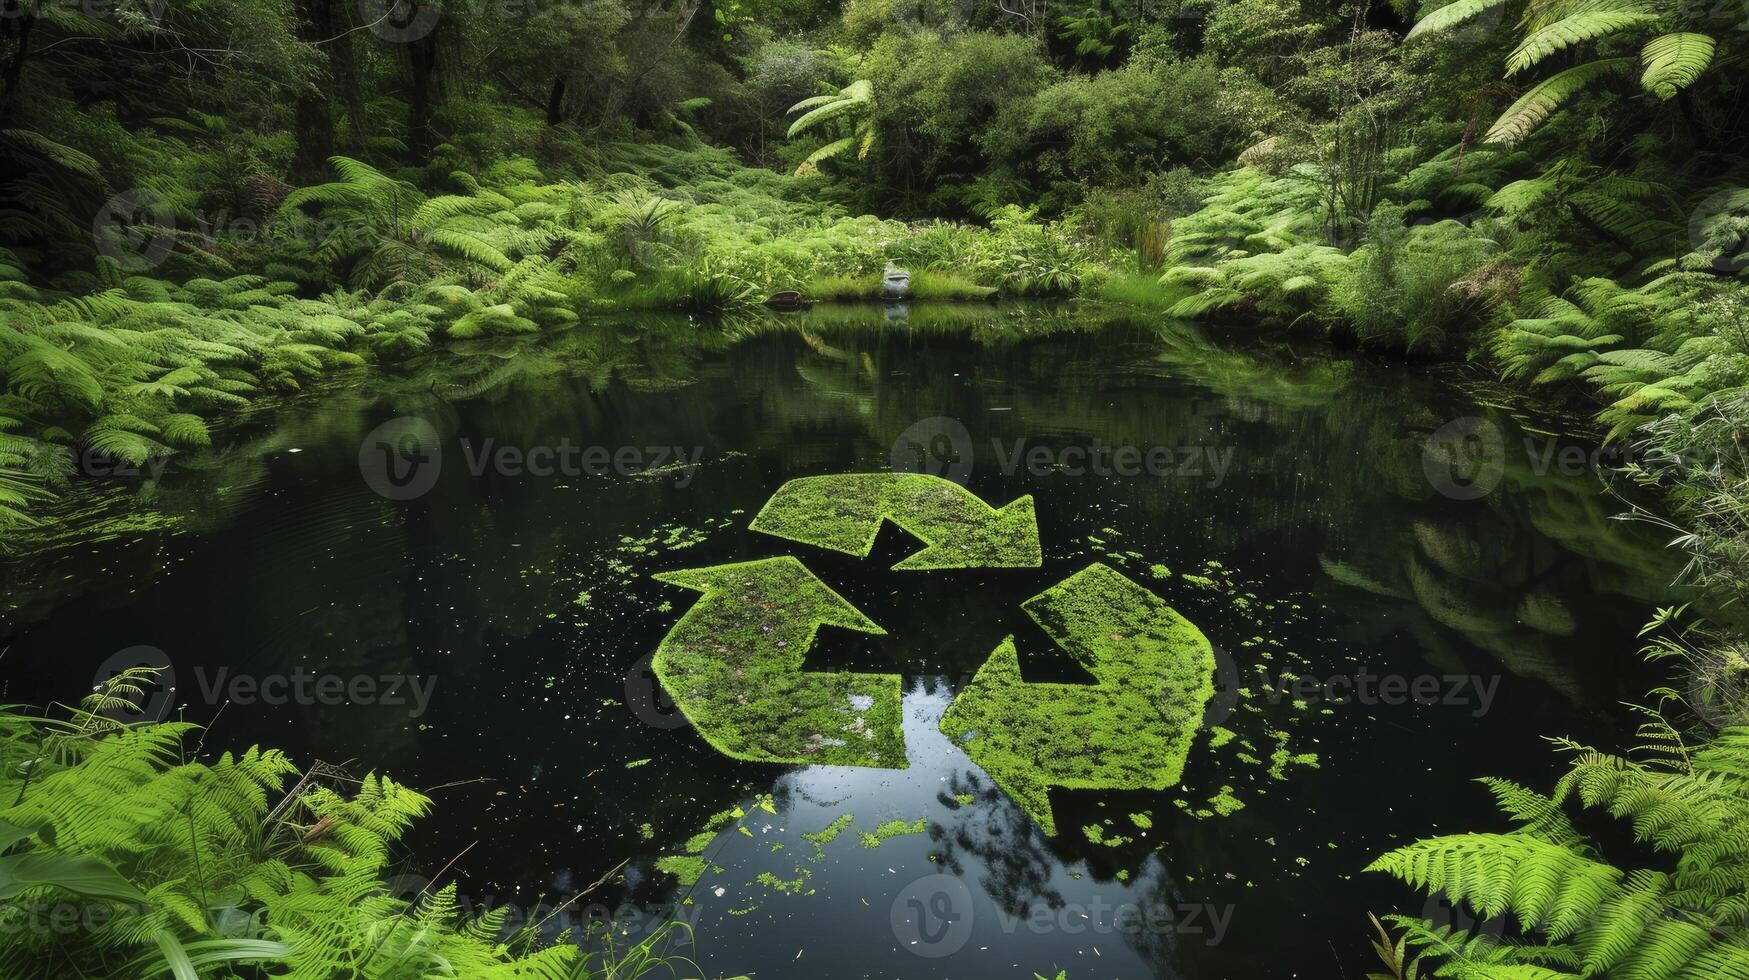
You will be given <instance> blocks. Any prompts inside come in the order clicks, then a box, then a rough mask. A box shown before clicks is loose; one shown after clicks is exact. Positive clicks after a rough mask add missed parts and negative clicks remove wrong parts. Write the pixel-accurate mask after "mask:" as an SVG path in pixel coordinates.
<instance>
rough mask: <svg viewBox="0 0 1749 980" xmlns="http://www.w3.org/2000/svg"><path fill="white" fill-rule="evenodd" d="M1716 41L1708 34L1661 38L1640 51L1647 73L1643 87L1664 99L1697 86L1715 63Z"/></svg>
mask: <svg viewBox="0 0 1749 980" xmlns="http://www.w3.org/2000/svg"><path fill="white" fill-rule="evenodd" d="M1713 48H1714V41H1713V39H1712V37H1711V36H1709V35H1706V34H1694V33H1686V32H1685V33H1677V34H1661V35H1659V36H1657V37H1655V38H1653V39H1651V40H1650V41H1647V42H1646V46H1645V47H1643V48H1641V49H1640V64H1641V65H1643V66H1644V67H1645V72H1644V73H1643V74H1642V75H1641V76H1640V85H1641V87H1643V88H1644V89H1645V90H1646V91H1648V92H1651V93H1652V94H1653V95H1656V96H1657V97H1658V98H1660V99H1673V98H1675V97H1676V93H1677V92H1679V91H1681V90H1682V89H1685V88H1687V87H1688V86H1690V85H1693V84H1694V82H1695V80H1696V79H1698V78H1699V77H1700V76H1701V75H1702V74H1703V73H1704V72H1705V71H1706V70H1707V66H1709V65H1711V64H1712V61H1713Z"/></svg>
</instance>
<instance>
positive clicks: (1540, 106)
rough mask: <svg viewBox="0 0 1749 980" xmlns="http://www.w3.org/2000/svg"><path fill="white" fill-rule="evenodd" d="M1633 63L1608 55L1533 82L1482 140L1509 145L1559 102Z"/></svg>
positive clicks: (1557, 107) (1534, 125)
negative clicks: (1608, 56)
mask: <svg viewBox="0 0 1749 980" xmlns="http://www.w3.org/2000/svg"><path fill="white" fill-rule="evenodd" d="M1632 66H1633V61H1632V60H1631V59H1628V58H1607V59H1604V60H1602V61H1591V62H1586V63H1585V64H1582V65H1576V66H1574V67H1572V68H1568V69H1567V70H1565V71H1562V72H1560V73H1558V74H1555V75H1551V76H1550V77H1548V78H1545V79H1543V80H1542V81H1540V82H1538V83H1536V84H1535V85H1533V86H1531V87H1530V90H1529V91H1527V92H1525V93H1524V94H1523V95H1521V96H1519V98H1518V101H1516V102H1514V103H1512V105H1511V106H1509V107H1507V109H1506V111H1505V112H1503V113H1501V114H1500V118H1499V119H1496V120H1495V121H1494V125H1493V126H1491V127H1489V129H1488V133H1487V135H1486V136H1484V137H1483V139H1484V140H1485V141H1487V142H1489V143H1506V144H1512V143H1516V142H1518V141H1519V140H1521V139H1523V138H1524V137H1525V136H1527V135H1529V134H1530V131H1531V130H1533V129H1535V128H1536V127H1537V126H1539V125H1541V124H1542V122H1543V120H1545V119H1547V118H1548V117H1549V116H1550V115H1551V114H1552V113H1553V112H1554V111H1555V110H1556V109H1559V108H1560V107H1561V104H1562V103H1564V102H1566V101H1567V100H1568V99H1570V98H1572V97H1573V96H1574V95H1576V94H1578V93H1579V92H1582V91H1584V90H1585V89H1586V88H1587V87H1589V86H1590V85H1591V84H1592V83H1593V82H1595V81H1596V80H1597V79H1599V78H1602V77H1604V76H1606V75H1610V74H1614V73H1618V72H1624V71H1627V70H1629V69H1630V68H1631V67H1632Z"/></svg>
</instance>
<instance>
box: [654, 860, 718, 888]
mask: <svg viewBox="0 0 1749 980" xmlns="http://www.w3.org/2000/svg"><path fill="white" fill-rule="evenodd" d="M656 870H657V871H664V872H667V873H668V874H671V875H673V876H674V877H676V878H678V879H680V883H681V884H683V885H696V884H698V880H699V879H700V878H703V877H704V873H705V872H706V871H708V870H710V863H709V862H707V861H706V860H705V859H704V858H701V857H694V856H692V855H690V854H668V855H664V856H662V857H659V858H657V859H656Z"/></svg>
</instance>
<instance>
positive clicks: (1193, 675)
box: [941, 564, 1215, 835]
mask: <svg viewBox="0 0 1749 980" xmlns="http://www.w3.org/2000/svg"><path fill="white" fill-rule="evenodd" d="M1022 608H1024V609H1025V610H1026V611H1027V614H1028V615H1030V616H1031V617H1032V618H1033V620H1034V621H1035V622H1037V623H1038V624H1039V626H1040V627H1042V628H1043V629H1044V630H1045V632H1046V633H1048V634H1049V635H1050V636H1051V637H1052V639H1054V640H1055V641H1056V642H1057V643H1058V645H1060V646H1061V647H1063V649H1065V650H1066V651H1068V652H1069V654H1070V655H1071V656H1072V657H1073V658H1074V659H1075V661H1076V662H1077V663H1079V664H1080V665H1081V666H1082V667H1084V668H1086V669H1087V671H1088V672H1089V673H1090V674H1092V675H1093V677H1094V678H1095V680H1096V681H1097V682H1098V683H1097V684H1095V685H1091V686H1089V685H1085V684H1055V683H1047V684H1031V683H1027V682H1025V681H1023V680H1022V679H1021V676H1020V663H1019V659H1018V654H1017V653H1016V650H1015V646H1014V638H1013V637H1008V638H1007V639H1005V640H1003V641H1002V643H1001V644H1000V645H999V646H998V647H997V648H996V651H995V652H994V653H992V654H991V656H990V659H989V660H988V661H986V662H985V664H984V665H983V666H982V667H981V668H979V670H978V672H977V674H976V675H975V676H974V677H973V679H972V682H971V684H970V685H968V686H967V688H966V689H965V690H964V691H962V692H961V693H960V695H959V696H958V697H957V698H955V699H954V701H953V703H952V704H951V705H949V707H948V709H947V711H946V713H944V714H943V716H942V719H941V731H942V733H943V734H945V735H947V737H948V738H949V739H951V740H953V741H954V742H955V743H956V744H959V745H961V746H963V747H964V749H965V751H966V753H967V754H968V755H969V756H971V758H972V760H973V761H974V762H976V763H978V765H980V766H981V767H983V769H984V771H985V772H986V773H988V774H989V775H990V777H991V778H992V779H994V780H995V781H996V783H997V785H999V786H1001V787H1002V788H1003V789H1004V790H1005V791H1007V792H1008V794H1009V796H1011V797H1013V798H1014V800H1015V802H1016V803H1018V804H1019V805H1020V806H1021V808H1022V809H1024V810H1026V811H1027V813H1029V814H1030V815H1031V816H1032V817H1033V819H1034V820H1036V821H1037V822H1038V823H1039V825H1040V827H1041V828H1042V829H1043V831H1044V832H1045V833H1046V834H1048V835H1054V834H1055V833H1056V822H1055V819H1054V816H1053V814H1052V811H1051V804H1050V797H1049V792H1048V789H1049V787H1051V786H1062V787H1068V788H1073V789H1164V788H1166V787H1168V786H1171V785H1174V784H1175V783H1177V782H1178V780H1179V777H1180V775H1181V774H1182V772H1183V770H1184V763H1185V759H1186V757H1187V756H1188V754H1189V752H1190V744H1191V741H1192V739H1193V738H1194V736H1195V734H1196V731H1197V729H1198V727H1199V726H1200V725H1201V722H1202V712H1203V706H1204V705H1205V703H1206V702H1207V701H1208V699H1209V697H1210V695H1212V694H1213V693H1214V667H1215V662H1214V650H1213V648H1212V647H1211V646H1210V645H1209V642H1208V639H1207V638H1206V637H1204V636H1203V634H1202V632H1201V631H1200V630H1198V629H1197V628H1196V627H1195V626H1194V625H1192V624H1191V623H1190V622H1189V621H1188V620H1186V619H1185V618H1184V617H1182V616H1180V615H1178V613H1176V612H1175V611H1173V610H1172V608H1171V607H1170V606H1168V605H1166V603H1165V601H1164V600H1162V599H1161V598H1160V597H1158V596H1156V595H1154V594H1153V593H1152V592H1149V591H1148V590H1147V589H1144V588H1142V587H1141V586H1139V585H1137V584H1136V583H1135V582H1133V581H1131V580H1130V579H1129V578H1127V577H1125V576H1124V575H1123V573H1121V572H1118V571H1116V570H1115V569H1112V568H1110V567H1109V566H1106V565H1098V564H1096V565H1090V566H1088V567H1087V568H1085V569H1083V570H1082V571H1080V572H1077V573H1076V574H1075V575H1073V576H1070V577H1069V578H1068V579H1065V580H1064V581H1063V582H1061V583H1058V584H1057V585H1054V586H1052V587H1051V588H1049V589H1046V590H1045V591H1044V592H1042V593H1040V594H1038V595H1036V596H1034V597H1033V598H1031V599H1029V600H1027V601H1026V602H1025V603H1023V604H1022Z"/></svg>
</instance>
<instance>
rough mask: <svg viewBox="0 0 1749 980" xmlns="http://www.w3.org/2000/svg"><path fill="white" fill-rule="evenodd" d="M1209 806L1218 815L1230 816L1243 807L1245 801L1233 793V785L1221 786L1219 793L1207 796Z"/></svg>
mask: <svg viewBox="0 0 1749 980" xmlns="http://www.w3.org/2000/svg"><path fill="white" fill-rule="evenodd" d="M1209 807H1210V808H1211V809H1212V810H1213V811H1214V812H1215V813H1216V814H1218V815H1220V816H1223V817H1230V816H1232V815H1233V814H1235V813H1238V812H1239V811H1240V810H1243V809H1245V801H1244V800H1241V799H1239V797H1238V796H1236V795H1234V793H1233V787H1231V786H1222V787H1221V791H1220V792H1219V793H1216V794H1215V795H1213V796H1211V797H1209Z"/></svg>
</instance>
